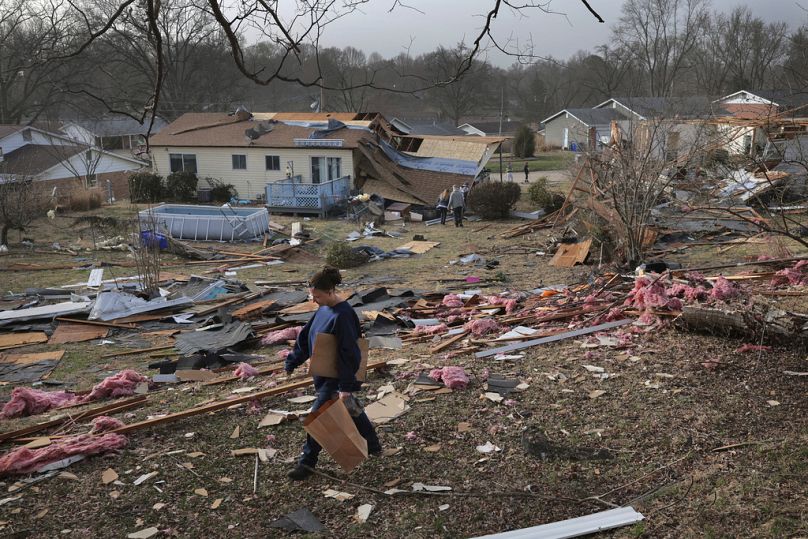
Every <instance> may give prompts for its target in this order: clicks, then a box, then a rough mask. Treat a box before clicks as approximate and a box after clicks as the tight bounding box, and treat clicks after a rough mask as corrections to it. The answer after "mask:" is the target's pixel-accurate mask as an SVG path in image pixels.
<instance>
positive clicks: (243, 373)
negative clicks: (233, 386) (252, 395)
mask: <svg viewBox="0 0 808 539" xmlns="http://www.w3.org/2000/svg"><path fill="white" fill-rule="evenodd" d="M233 374H234V375H236V376H238V377H239V378H241V379H242V380H246V379H247V378H252V377H253V376H258V369H256V368H255V367H253V366H252V365H250V364H249V363H244V362H243V361H242V362H241V363H239V364H238V367H236V370H235V372H234V373H233Z"/></svg>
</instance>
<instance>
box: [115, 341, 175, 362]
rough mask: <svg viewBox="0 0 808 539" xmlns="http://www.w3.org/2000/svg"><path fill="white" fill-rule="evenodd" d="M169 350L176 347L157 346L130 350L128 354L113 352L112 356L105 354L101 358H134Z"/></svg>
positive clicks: (168, 345)
mask: <svg viewBox="0 0 808 539" xmlns="http://www.w3.org/2000/svg"><path fill="white" fill-rule="evenodd" d="M169 348H174V345H173V344H167V345H165V346H155V347H153V348H141V349H140V350H129V351H127V352H113V353H111V354H104V355H103V356H101V359H109V358H111V357H118V356H134V355H136V354H145V353H147V352H156V351H157V350H168V349H169Z"/></svg>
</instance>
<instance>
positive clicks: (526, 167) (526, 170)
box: [524, 161, 530, 183]
mask: <svg viewBox="0 0 808 539" xmlns="http://www.w3.org/2000/svg"><path fill="white" fill-rule="evenodd" d="M524 170H525V183H528V181H527V177H528V173H530V167H528V166H527V161H525V169H524Z"/></svg>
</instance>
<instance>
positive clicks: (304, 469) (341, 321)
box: [285, 266, 382, 481]
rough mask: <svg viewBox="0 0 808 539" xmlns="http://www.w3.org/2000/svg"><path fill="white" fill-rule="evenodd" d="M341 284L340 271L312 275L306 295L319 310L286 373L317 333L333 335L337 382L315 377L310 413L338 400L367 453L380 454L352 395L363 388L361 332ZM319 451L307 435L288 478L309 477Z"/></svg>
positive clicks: (305, 354) (309, 348)
mask: <svg viewBox="0 0 808 539" xmlns="http://www.w3.org/2000/svg"><path fill="white" fill-rule="evenodd" d="M341 282H342V275H340V272H339V270H338V269H336V268H333V267H330V266H326V267H325V268H323V269H322V270H321V271H319V272H317V273H315V274H314V275H313V276H312V278H311V279H310V280H309V292H310V293H311V296H312V299H313V300H314V302H315V303H317V304H318V305H319V306H320V308H319V309H317V312H316V313H314V316H313V317H312V318H311V320H309V322H308V323H307V324H306V325H305V327H304V328H303V330H302V331H301V332H300V335H299V336H298V337H297V342H296V343H295V348H294V350H293V351H292V353H290V354H289V355H288V356H287V358H286V365H285V367H286V373H287V374H291V373H292V371H294V370H295V368H296V367H299V366H300V365H302V364H303V362H304V361H306V360H307V359H309V357H310V356H311V351H312V349H313V348H314V341H315V339H316V338H317V334H318V333H330V334H332V335H334V336H335V337H336V338H337V374H338V375H339V378H326V377H324V376H315V377H314V389H315V391H316V392H317V400H315V401H314V405H313V406H312V411H315V410H317V409H318V408H320V407H321V406H323V405H324V404H325V403H327V402H328V401H330V400H332V399H334V398H337V397H339V398H340V399H342V400H343V401H344V402H345V405H346V407H347V408H348V411H350V412H351V416H352V417H353V420H354V423H355V424H356V428H357V429H358V430H359V434H361V435H362V436H363V437H364V438H365V439H366V440H367V442H368V453H370V454H379V453H381V450H382V447H381V444H380V443H379V437H378V436H377V435H376V430H375V429H374V428H373V423H371V422H370V419H369V418H368V416H367V414H366V413H365V411H364V410H363V409H362V406H361V405H360V404H359V403H358V401H357V400H356V398H355V397H354V396H353V393H354V392H355V391H358V390H359V389H360V388H361V386H362V382H360V381H359V380H357V379H356V372H357V371H358V370H359V365H360V362H361V360H362V355H361V352H360V350H359V346H358V345H357V343H356V341H357V339H359V337H360V335H361V332H362V328H361V326H360V324H359V317H357V316H356V312H355V311H354V310H353V307H351V306H350V305H348V302H347V301H343V300H342V299H340V297H339V296H338V295H337V291H336V287H337V285H338V284H340V283H341ZM321 450H322V447H321V446H320V444H318V443H317V440H315V439H314V438H312V437H311V436H309V435H308V434H306V443H305V445H304V446H303V453H302V455H301V456H300V460H299V461H298V463H297V466H295V468H294V469H293V470H292V471H290V472H289V474H288V475H289V478H290V479H293V480H295V481H299V480H301V479H305V478H306V477H308V476H310V475H311V474H312V473H313V469H314V467H315V466H316V465H317V457H318V456H319V454H320V451H321Z"/></svg>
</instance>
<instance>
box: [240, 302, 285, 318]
mask: <svg viewBox="0 0 808 539" xmlns="http://www.w3.org/2000/svg"><path fill="white" fill-rule="evenodd" d="M273 305H275V300H272V299H264V300H261V301H256V302H255V303H250V304H248V305H245V306H244V307H240V308H238V309H236V310H235V311H233V312H232V313H230V315H231V316H232V317H233V318H238V319H239V320H243V319H244V318H250V317H251V316H260V315H261V314H262V313H263V312H264V311H265V310H266V309H268V308H270V307H271V306H273Z"/></svg>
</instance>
